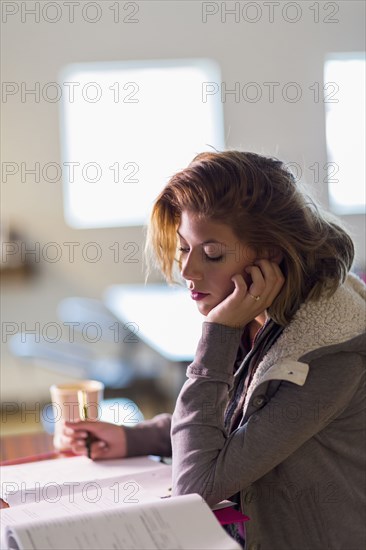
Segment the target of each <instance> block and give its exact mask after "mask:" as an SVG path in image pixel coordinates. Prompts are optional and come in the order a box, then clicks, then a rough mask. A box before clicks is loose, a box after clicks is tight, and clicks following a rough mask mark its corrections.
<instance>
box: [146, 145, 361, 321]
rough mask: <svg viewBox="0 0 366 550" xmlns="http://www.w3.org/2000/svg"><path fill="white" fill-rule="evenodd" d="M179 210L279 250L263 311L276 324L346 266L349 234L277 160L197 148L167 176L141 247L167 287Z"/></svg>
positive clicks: (330, 286) (336, 281) (332, 287)
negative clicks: (275, 287) (275, 279)
mask: <svg viewBox="0 0 366 550" xmlns="http://www.w3.org/2000/svg"><path fill="white" fill-rule="evenodd" d="M183 210H189V211H191V212H193V213H195V214H196V215H199V216H201V217H202V218H203V219H208V220H211V221H216V222H221V223H225V224H226V225H229V226H230V227H231V229H232V231H233V233H234V234H235V235H236V237H237V238H238V239H239V240H240V241H242V242H243V243H245V244H246V245H249V246H250V247H252V248H253V249H254V250H256V252H257V254H258V256H260V255H261V253H264V252H267V253H268V252H271V251H280V252H281V253H282V256H283V259H282V261H281V263H280V268H281V270H282V272H283V274H284V276H285V284H284V286H283V287H282V290H281V292H280V293H279V295H278V296H277V297H276V299H275V300H274V302H273V304H272V305H271V306H270V308H269V309H268V314H269V316H270V317H271V318H272V319H274V321H276V322H277V323H279V324H280V325H286V324H288V323H289V321H290V320H291V318H292V317H293V315H294V313H295V312H296V311H297V309H298V308H299V306H300V305H301V304H302V303H303V302H304V301H305V300H307V299H309V300H317V299H318V298H319V297H320V295H321V294H323V293H326V294H328V295H329V296H330V295H332V294H333V293H334V292H335V291H336V289H337V288H338V286H339V285H340V284H341V283H342V282H344V280H345V278H346V275H347V273H348V271H349V270H350V269H351V266H352V262H353V258H354V246H353V242H352V239H351V237H350V236H349V235H348V234H347V232H346V231H345V230H344V229H343V228H342V227H341V225H340V223H339V221H338V220H336V219H335V218H333V217H332V216H330V214H328V213H325V212H323V211H322V210H321V209H320V207H319V206H318V205H317V204H316V203H315V201H314V200H313V199H311V198H310V197H309V196H308V195H307V194H305V193H304V192H303V191H302V190H301V189H300V186H299V185H297V184H296V181H295V178H294V176H293V174H292V173H291V172H290V171H289V170H288V169H287V168H286V166H285V164H284V163H283V162H282V161H280V160H278V159H276V158H271V157H265V156H262V155H258V154H255V153H248V152H241V151H224V152H204V153H200V154H199V155H197V156H196V157H195V158H194V159H193V160H192V162H191V163H190V164H189V165H188V167H187V168H185V169H184V170H181V171H180V172H177V173H176V174H174V175H173V176H172V178H171V179H170V180H169V182H168V183H167V184H166V186H165V187H164V189H163V190H162V191H161V193H160V194H159V196H158V197H157V199H156V200H155V202H154V205H153V209H152V213H151V217H150V223H149V225H148V229H147V235H146V246H145V255H146V258H147V276H148V274H149V272H150V268H151V267H152V265H154V266H156V267H158V268H159V269H160V271H161V272H162V274H163V275H164V277H165V279H166V281H167V282H168V283H169V284H174V283H176V282H177V281H175V278H174V277H175V269H176V266H179V269H180V268H181V260H180V258H179V257H178V258H177V246H178V240H177V234H176V231H177V229H178V226H179V223H180V218H181V213H182V211H183Z"/></svg>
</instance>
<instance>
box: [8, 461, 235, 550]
mask: <svg viewBox="0 0 366 550" xmlns="http://www.w3.org/2000/svg"><path fill="white" fill-rule="evenodd" d="M170 491H171V467H170V466H167V465H165V464H161V463H158V462H155V461H152V460H150V459H149V458H147V457H138V458H127V459H118V460H105V461H98V462H93V461H91V460H89V459H88V458H86V457H73V458H65V459H59V460H48V461H42V462H35V463H31V464H22V465H17V466H5V467H2V468H1V497H2V498H3V500H5V501H6V502H8V503H9V504H10V506H11V507H10V508H8V509H4V510H2V511H1V512H0V526H1V548H5V549H6V548H7V549H11V550H13V549H18V548H19V549H28V548H29V549H37V550H41V549H43V548H44V549H60V548H63V549H65V550H67V549H74V548H80V549H84V548H85V549H88V550H89V549H94V548H95V549H107V548H108V549H109V548H111V549H112V548H121V549H123V548H129V549H136V550H137V549H138V550H142V549H145V548H146V549H150V548H151V549H152V548H156V549H160V548H161V549H165V548H166V549H169V550H173V549H175V548H181V549H185V548H187V549H195V550H199V549H202V550H204V549H205V550H207V548H210V549H212V550H215V549H218V550H219V549H222V550H224V549H225V550H226V549H233V550H239V549H240V546H238V544H237V543H236V542H235V541H234V540H233V539H231V538H230V537H229V536H228V535H227V534H226V532H225V531H224V530H223V529H222V527H221V526H220V524H219V523H218V521H217V520H216V518H215V516H214V514H213V512H212V511H211V509H210V508H209V506H208V505H207V504H206V503H205V501H204V500H203V499H202V498H201V497H200V496H199V495H185V496H179V497H170ZM227 504H230V503H228V502H225V503H223V504H222V505H221V506H225V505H227ZM219 507H220V505H219Z"/></svg>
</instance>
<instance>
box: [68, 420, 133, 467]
mask: <svg viewBox="0 0 366 550" xmlns="http://www.w3.org/2000/svg"><path fill="white" fill-rule="evenodd" d="M88 436H89V437H91V439H92V442H91V455H90V457H91V458H92V459H93V460H98V459H106V458H123V457H125V456H126V454H127V446H126V435H125V429H124V428H123V426H117V425H116V424H111V423H109V422H100V421H91V420H85V421H80V422H65V426H64V428H63V433H62V442H63V444H65V446H69V447H70V449H71V450H72V451H73V452H74V453H75V454H79V455H87V454H88V450H87V438H88Z"/></svg>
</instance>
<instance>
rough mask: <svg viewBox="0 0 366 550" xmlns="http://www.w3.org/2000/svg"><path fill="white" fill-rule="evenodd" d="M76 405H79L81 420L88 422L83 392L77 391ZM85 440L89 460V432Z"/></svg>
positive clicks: (85, 399) (90, 438) (90, 439)
mask: <svg viewBox="0 0 366 550" xmlns="http://www.w3.org/2000/svg"><path fill="white" fill-rule="evenodd" d="M78 404H79V415H80V419H81V420H88V406H87V398H86V391H85V390H78ZM87 434H88V435H87V438H86V440H85V444H86V449H87V451H88V458H91V442H92V437H91V435H90V433H89V432H87Z"/></svg>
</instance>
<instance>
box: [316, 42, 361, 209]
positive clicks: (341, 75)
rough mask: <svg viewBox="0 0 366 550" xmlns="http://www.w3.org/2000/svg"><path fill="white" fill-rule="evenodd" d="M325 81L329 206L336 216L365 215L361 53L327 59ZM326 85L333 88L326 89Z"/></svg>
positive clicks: (333, 56) (338, 55)
mask: <svg viewBox="0 0 366 550" xmlns="http://www.w3.org/2000/svg"><path fill="white" fill-rule="evenodd" d="M324 81H325V83H326V86H325V87H324V88H325V98H324V100H325V106H326V137H327V148H328V159H329V161H330V162H329V163H328V186H329V204H330V207H331V209H332V210H333V211H334V212H336V213H337V214H358V213H364V212H365V55H364V53H349V54H332V55H330V56H328V58H327V61H326V63H325V70H324ZM329 83H332V84H333V87H332V88H331V89H330V88H329V90H328V89H327V86H328V87H329V86H330V84H329ZM334 86H335V87H334ZM330 92H331V93H330Z"/></svg>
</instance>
